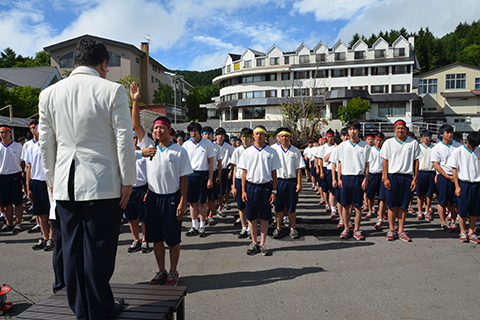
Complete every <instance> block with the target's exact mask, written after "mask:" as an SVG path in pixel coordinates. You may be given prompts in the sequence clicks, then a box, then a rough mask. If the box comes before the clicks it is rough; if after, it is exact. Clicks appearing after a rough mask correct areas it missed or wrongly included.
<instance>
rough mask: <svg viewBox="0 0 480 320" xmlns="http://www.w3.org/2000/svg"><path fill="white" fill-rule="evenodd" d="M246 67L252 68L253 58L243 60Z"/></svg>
mask: <svg viewBox="0 0 480 320" xmlns="http://www.w3.org/2000/svg"><path fill="white" fill-rule="evenodd" d="M243 67H244V68H251V67H252V60H247V61H244V62H243Z"/></svg>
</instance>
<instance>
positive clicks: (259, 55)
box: [249, 48, 265, 57]
mask: <svg viewBox="0 0 480 320" xmlns="http://www.w3.org/2000/svg"><path fill="white" fill-rule="evenodd" d="M249 50H250V51H252V52H253V54H254V55H255V57H261V56H265V53H264V52H260V51H257V50H253V49H250V48H249Z"/></svg>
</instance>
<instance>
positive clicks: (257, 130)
mask: <svg viewBox="0 0 480 320" xmlns="http://www.w3.org/2000/svg"><path fill="white" fill-rule="evenodd" d="M255 132H263V133H265V134H267V131H266V130H265V129H262V128H256V129H253V133H255Z"/></svg>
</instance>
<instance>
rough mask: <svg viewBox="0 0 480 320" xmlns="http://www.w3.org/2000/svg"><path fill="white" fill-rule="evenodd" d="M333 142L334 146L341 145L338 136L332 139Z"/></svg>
mask: <svg viewBox="0 0 480 320" xmlns="http://www.w3.org/2000/svg"><path fill="white" fill-rule="evenodd" d="M333 142H335V144H336V145H339V144H340V143H342V138H340V136H335V137H333Z"/></svg>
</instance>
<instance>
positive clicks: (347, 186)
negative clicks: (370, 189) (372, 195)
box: [340, 175, 365, 207]
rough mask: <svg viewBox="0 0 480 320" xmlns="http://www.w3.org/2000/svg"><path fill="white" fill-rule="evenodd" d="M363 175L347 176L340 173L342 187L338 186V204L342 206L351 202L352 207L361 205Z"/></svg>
mask: <svg viewBox="0 0 480 320" xmlns="http://www.w3.org/2000/svg"><path fill="white" fill-rule="evenodd" d="M363 179H365V177H364V176H363V175H358V176H348V175H345V176H344V175H342V184H343V187H342V188H340V194H341V196H340V199H341V201H340V204H341V205H343V206H346V205H350V204H353V206H354V207H361V206H362V204H363V190H362V182H363Z"/></svg>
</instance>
